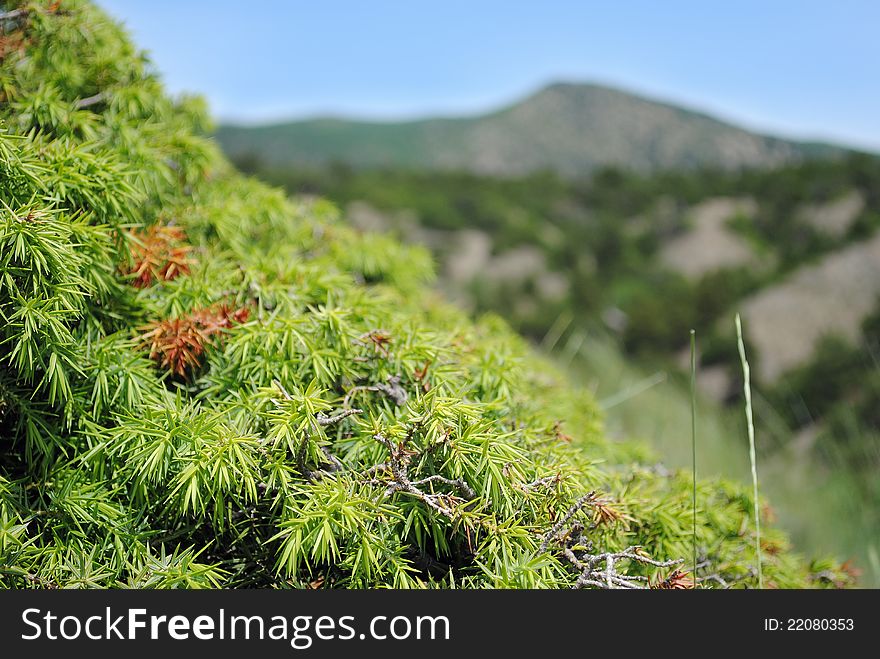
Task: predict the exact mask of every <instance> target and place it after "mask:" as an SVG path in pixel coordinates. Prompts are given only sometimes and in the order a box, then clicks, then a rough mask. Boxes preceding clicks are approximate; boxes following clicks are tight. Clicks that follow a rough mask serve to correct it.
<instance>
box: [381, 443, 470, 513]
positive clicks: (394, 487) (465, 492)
mask: <svg viewBox="0 0 880 659" xmlns="http://www.w3.org/2000/svg"><path fill="white" fill-rule="evenodd" d="M412 432H414V431H411V432H410V433H409V435H408V436H407V438H406V439H405V440H404V441H402V442H400V443H399V444H395V443H394V442H392V441H391V440H390V439H388V438H387V437H385V436H384V435H383V434H381V433H377V434H375V435H373V439H375V440H376V441H377V442H379V443H380V444H382V445H383V446H384V447H385V448H386V449H388V454H389V459H388V461H387V462H385V463H383V464H381V465H376V466H375V467H372V468H371V469H370V470H368V473H369V472H372V473H378V471H380V470H390V472H391V479H392V480H391V482H390V483H387V486H386V488H385V496H391V495H392V494H394V493H395V492H406V493H407V494H410V495H412V496H414V497H416V498H417V499H419V500H420V501H422V502H423V503H424V504H425V505H426V506H428V507H429V508H431V509H432V510H434V511H435V512H437V513H440V514H441V515H443V516H444V517H448V518H450V519H452V518H453V517H455V513H456V510H455V508H454V507H453V504H454V503H455V501H456V499H457V498H458V497H454V496H452V495H450V494H445V493H441V494H438V493H434V492H425V491H423V490H420V489H419V486H420V485H426V484H428V483H442V484H444V485H447V486H449V487H452V488H454V489H455V490H457V491H458V494H459V495H460V496H461V498H463V499H464V500H468V499H474V498H476V492H474V490H473V488H471V487H470V485H468V484H467V483H466V482H465V481H464V479H461V478H457V479H452V478H446V477H445V476H440V475H438V474H435V475H432V476H428V477H426V478H422V479H421V480H417V481H413V480H410V478H409V474H408V473H407V472H408V469H409V465H410V461H411V460H412V456H413V455H415V453H413V452H412V451H409V450H407V449H406V444H407V443H408V441H409V439H410V438H411V437H412ZM373 482H374V483H375V484H379V481H376V480H374V481H373Z"/></svg>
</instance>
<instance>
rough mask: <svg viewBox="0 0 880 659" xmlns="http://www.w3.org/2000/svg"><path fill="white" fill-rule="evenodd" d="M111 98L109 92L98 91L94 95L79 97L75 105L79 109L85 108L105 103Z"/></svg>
mask: <svg viewBox="0 0 880 659" xmlns="http://www.w3.org/2000/svg"><path fill="white" fill-rule="evenodd" d="M108 98H109V94H108V93H107V92H98V93H97V94H94V95H93V96H86V97H85V98H81V99H79V100H78V101H77V102H76V103H75V105H76V109H77V110H83V109H85V108H88V107H91V106H93V105H98V103H103V102H104V101H106V100H107V99H108Z"/></svg>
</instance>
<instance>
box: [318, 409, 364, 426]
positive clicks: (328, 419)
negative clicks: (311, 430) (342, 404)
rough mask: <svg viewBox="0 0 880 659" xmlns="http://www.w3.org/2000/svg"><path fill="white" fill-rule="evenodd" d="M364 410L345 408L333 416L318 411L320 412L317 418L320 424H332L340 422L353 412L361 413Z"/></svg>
mask: <svg viewBox="0 0 880 659" xmlns="http://www.w3.org/2000/svg"><path fill="white" fill-rule="evenodd" d="M362 412H363V410H359V409H357V408H352V409H348V410H343V411H342V412H339V413H338V414H335V415H333V416H327V415H325V414H324V413H323V412H318V414H317V415H315V420H316V421H317V422H318V425H319V426H331V425H333V424H334V423H338V422H339V421H342V420H343V419H345V418H347V417H350V416H351V415H352V414H361V413H362Z"/></svg>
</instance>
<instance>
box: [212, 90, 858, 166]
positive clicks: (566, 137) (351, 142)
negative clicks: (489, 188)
mask: <svg viewBox="0 0 880 659" xmlns="http://www.w3.org/2000/svg"><path fill="white" fill-rule="evenodd" d="M217 138H218V140H219V141H220V143H221V145H222V146H223V148H224V150H225V151H226V152H227V153H228V154H229V155H230V156H232V157H233V158H242V157H245V156H249V155H253V156H255V157H258V158H259V159H260V160H261V161H262V162H264V163H266V164H271V165H300V166H302V165H324V164H327V163H330V162H344V163H347V164H349V165H352V166H355V167H385V166H388V167H413V168H419V169H445V170H451V169H462V170H467V171H471V172H474V173H479V174H492V175H517V174H524V173H528V172H532V171H535V170H539V169H544V168H550V169H555V170H556V171H558V172H559V173H561V174H564V175H569V176H571V175H579V174H583V173H586V172H589V171H591V170H594V169H596V168H597V167H601V166H608V165H613V166H619V167H625V168H630V169H634V170H637V171H651V170H657V169H669V168H696V167H701V166H710V167H722V168H725V169H735V168H739V167H744V166H748V167H774V166H778V165H781V164H786V163H792V162H797V161H799V160H802V159H803V158H805V157H807V156H813V157H827V156H833V155H839V154H840V153H842V152H843V149H841V148H838V147H833V146H829V145H824V144H813V143H799V142H792V141H787V140H782V139H778V138H774V137H767V136H764V135H758V134H755V133H752V132H749V131H746V130H743V129H742V128H738V127H736V126H733V125H731V124H728V123H725V122H722V121H719V120H717V119H714V118H712V117H710V116H707V115H705V114H700V113H697V112H693V111H690V110H685V109H682V108H679V107H675V106H673V105H668V104H665V103H659V102H656V101H652V100H648V99H645V98H642V97H639V96H636V95H633V94H628V93H625V92H622V91H618V90H615V89H609V88H607V87H601V86H598V85H589V84H564V83H559V84H554V85H550V86H549V87H546V88H544V89H542V90H540V91H539V92H537V93H535V94H533V95H532V96H529V97H528V98H526V99H524V100H522V101H520V102H518V103H515V104H514V105H511V106H509V107H506V108H503V109H501V110H498V111H496V112H492V113H489V114H486V115H482V116H475V117H464V118H454V119H449V118H429V119H423V120H418V121H407V122H400V123H391V122H387V123H383V122H367V121H355V120H346V119H335V118H318V119H310V120H303V121H294V122H289V123H281V124H274V125H266V126H257V127H243V126H231V125H230V126H221V127H220V129H219V130H218V131H217Z"/></svg>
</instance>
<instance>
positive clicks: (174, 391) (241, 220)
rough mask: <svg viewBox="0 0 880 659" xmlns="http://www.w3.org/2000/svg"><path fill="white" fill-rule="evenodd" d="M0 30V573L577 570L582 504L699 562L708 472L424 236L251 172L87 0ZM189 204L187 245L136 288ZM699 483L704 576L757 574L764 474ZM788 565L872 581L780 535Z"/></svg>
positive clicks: (436, 580)
mask: <svg viewBox="0 0 880 659" xmlns="http://www.w3.org/2000/svg"><path fill="white" fill-rule="evenodd" d="M3 29H4V30H12V31H16V32H17V33H18V34H19V35H20V36H21V38H22V39H23V43H25V44H26V46H25V47H24V48H23V49H19V50H14V51H11V52H9V53H6V54H5V55H4V58H3V61H2V65H0V79H2V89H3V90H4V92H3V93H4V94H5V101H4V103H3V105H2V106H0V121H2V122H3V125H4V132H3V133H2V134H0V156H2V158H0V163H2V164H0V167H2V178H0V196H2V198H3V199H4V201H5V204H4V207H3V209H2V215H0V316H2V319H3V329H2V341H0V363H2V365H3V369H2V371H0V585H2V586H4V587H39V588H50V587H51V588H54V587H71V588H82V587H89V588H92V587H141V588H174V587H178V588H197V587H218V586H223V587H245V586H271V587H279V588H285V587H401V588H402V587H474V588H484V587H502V588H507V587H511V588H514V587H516V588H525V587H567V586H572V585H575V584H576V583H577V582H578V570H574V569H573V564H572V563H571V561H570V560H567V559H566V558H565V556H564V554H563V551H562V549H563V548H565V547H568V545H567V544H566V543H567V542H568V540H567V539H566V537H564V536H563V535H560V529H559V528H557V527H558V525H559V520H571V523H572V524H575V523H576V524H577V525H578V526H577V527H575V526H573V527H572V529H574V528H579V529H580V531H579V533H582V534H585V535H586V536H589V538H588V540H589V543H590V544H591V546H593V547H594V549H595V550H601V551H607V552H623V553H626V554H627V555H628V556H630V557H633V556H635V558H624V559H621V561H619V564H618V569H621V570H625V572H626V574H625V576H627V577H632V578H633V579H643V580H641V581H639V580H633V581H630V582H629V583H632V584H643V585H645V584H646V583H647V582H646V581H645V580H644V579H646V578H648V577H650V578H651V579H652V582H656V583H664V584H667V585H668V584H669V583H672V581H675V580H672V579H671V577H670V575H669V574H667V573H666V570H667V568H668V567H671V566H672V565H674V564H675V563H674V561H675V560H676V559H678V558H683V557H685V556H688V555H690V545H689V541H690V538H691V528H690V520H691V514H692V512H691V505H690V504H691V485H690V481H689V480H688V479H687V478H685V477H683V476H682V475H677V474H670V473H667V472H665V471H664V470H662V469H655V468H648V467H646V466H644V465H645V464H651V463H653V457H652V456H649V455H648V454H647V453H646V451H645V450H644V449H642V448H640V447H638V446H634V445H630V444H627V443H620V442H611V441H608V440H607V439H605V438H604V437H603V436H602V435H601V429H600V424H599V418H598V414H597V411H596V408H595V405H594V404H593V402H592V400H591V398H590V396H589V394H587V393H586V392H583V391H579V390H577V389H575V388H573V387H572V386H571V385H570V384H569V383H568V382H567V381H566V380H565V379H564V378H563V377H561V376H560V375H559V374H558V373H556V372H555V371H554V370H553V369H552V367H550V366H549V365H548V364H547V363H545V362H543V361H541V360H539V359H537V358H536V357H535V356H534V355H533V354H532V353H531V352H530V351H529V349H528V348H527V346H526V345H525V343H524V342H523V341H522V340H521V339H518V338H517V337H516V336H515V335H514V334H512V332H511V331H510V330H509V329H508V328H507V326H506V325H505V324H504V323H503V322H501V321H500V320H498V319H497V318H494V317H491V316H489V317H485V318H483V319H481V320H480V321H479V322H477V323H473V322H471V321H470V320H469V319H468V318H467V317H465V316H464V315H463V314H462V313H460V312H458V311H456V310H455V309H454V308H452V307H450V306H448V305H446V304H445V303H443V302H441V301H439V300H437V299H436V298H435V297H434V296H433V295H432V294H431V293H429V292H428V291H427V290H426V289H425V288H424V286H423V285H422V282H423V281H425V279H426V278H427V277H428V276H429V274H430V262H429V259H428V258H427V257H426V254H425V252H424V251H422V250H418V249H410V248H407V247H404V246H402V245H400V244H398V243H397V242H395V241H393V240H391V239H390V238H388V237H377V236H373V235H365V234H361V233H359V232H356V231H354V230H352V229H351V228H349V227H347V226H345V225H344V224H342V223H341V222H340V221H339V219H338V217H337V214H336V212H335V211H334V210H333V208H332V206H330V205H329V204H327V203H326V202H299V203H297V202H291V201H288V200H286V199H285V197H284V195H283V194H282V193H280V192H278V191H276V190H272V189H270V188H267V187H265V186H264V185H262V184H260V183H257V182H255V181H253V180H249V179H245V178H242V177H241V176H240V175H238V174H237V173H235V172H233V171H232V170H231V168H230V167H229V166H228V165H227V164H226V162H225V161H224V160H223V159H222V158H221V157H220V156H219V155H218V154H217V151H216V149H215V148H214V146H213V145H212V144H211V142H210V141H209V140H207V139H206V138H204V137H202V136H200V133H201V132H202V131H203V130H204V129H205V125H206V122H205V119H204V115H203V112H202V111H201V109H200V108H199V107H198V104H196V103H193V102H191V101H184V102H179V103H175V102H172V101H171V100H169V99H168V98H167V97H166V96H165V95H164V94H163V93H162V91H161V87H160V85H159V83H158V82H157V80H156V78H155V76H154V75H153V74H152V73H151V72H150V70H149V66H148V63H147V60H146V59H145V58H144V57H143V56H142V55H141V54H139V53H138V52H136V51H135V50H134V49H133V48H132V47H131V45H130V44H129V42H128V41H127V40H126V39H125V37H124V35H123V34H122V32H121V30H120V29H119V28H118V27H117V26H116V25H115V24H113V23H112V22H110V21H109V20H108V19H107V18H106V17H105V16H104V15H103V14H102V13H101V12H100V11H98V10H97V9H95V8H94V7H93V6H92V5H90V4H88V3H85V2H78V1H76V2H75V1H70V2H64V3H63V4H62V6H61V7H60V8H59V7H57V6H55V5H48V6H43V5H41V4H39V3H36V4H31V5H28V6H27V11H26V12H25V13H24V14H22V18H21V19H16V21H13V22H9V21H7V23H4V26H3ZM170 226H173V227H175V228H176V229H179V230H180V231H175V232H174V236H175V237H179V236H185V237H186V240H187V241H188V245H189V247H191V248H192V249H191V250H190V251H188V252H187V265H186V268H185V269H181V268H177V269H174V270H173V271H172V270H170V269H167V268H161V267H159V268H157V270H156V272H158V273H159V274H160V275H161V276H158V277H153V278H151V279H150V280H149V282H146V281H142V282H141V283H140V285H138V283H137V280H135V279H133V277H132V276H131V274H128V273H131V272H135V271H136V270H137V266H138V265H139V263H138V261H139V260H143V259H144V258H145V257H144V244H143V242H144V239H143V236H147V235H151V234H148V233H146V229H147V228H149V227H166V228H167V227H170ZM152 235H153V236H154V237H155V236H161V235H163V234H161V233H154V234H152ZM137 236H141V237H140V238H138V237H137ZM175 239H176V238H175ZM138 241H140V242H138ZM152 249H153V251H152V252H151V258H155V259H158V260H159V265H161V264H162V263H161V261H162V259H163V258H164V259H166V260H168V262H169V263H170V262H171V259H172V258H176V257H175V256H174V252H173V249H176V247H175V246H173V245H170V244H166V243H164V242H163V241H162V240H161V239H157V240H156V241H155V244H153V245H152ZM163 250H165V251H163ZM168 250H171V251H168ZM178 256H179V254H178ZM141 265H142V264H141ZM156 327H159V328H161V329H162V333H161V336H160V335H157V334H155V333H154V332H153V330H154V329H155V328H156ZM157 336H159V339H157V338H156V337H157ZM147 337H152V338H147ZM157 340H161V341H162V342H164V343H163V344H162V346H163V349H167V351H171V350H174V351H177V352H176V353H175V354H176V355H178V356H179V357H180V361H179V364H180V368H171V369H169V368H168V364H165V365H164V366H163V363H162V361H161V359H160V358H159V355H158V354H157V353H156V351H155V350H153V349H151V345H150V344H151V342H153V343H155V342H156V341H157ZM165 354H169V353H167V352H166V353H165ZM598 491H601V493H602V494H601V495H600V494H598ZM589 492H594V493H593V494H585V493H589ZM698 495H699V496H698V503H699V506H700V510H699V511H698V512H699V518H700V520H701V522H702V524H701V526H700V528H699V529H698V541H699V547H698V550H699V552H700V556H701V557H703V558H704V561H703V567H701V568H700V573H699V574H698V575H697V576H698V577H699V578H700V579H701V583H702V584H703V585H705V586H714V585H728V586H737V587H741V586H752V585H754V583H755V579H754V575H753V574H752V573H751V572H750V570H749V566H750V565H751V564H752V562H753V560H752V559H753V556H752V549H751V547H752V538H751V534H750V532H748V531H744V530H743V529H747V528H748V525H747V524H746V520H747V519H748V516H749V514H750V510H751V507H752V503H753V502H752V501H751V499H750V497H749V496H748V494H746V493H744V492H743V490H742V489H741V488H739V487H736V486H733V485H731V484H729V483H721V482H713V483H710V482H702V483H700V484H699V493H698ZM576 502H587V503H589V506H587V505H586V504H585V503H581V504H576ZM636 546H639V547H642V548H643V550H644V551H645V552H647V553H648V554H649V555H651V556H652V557H653V559H650V560H647V562H646V558H645V557H644V555H643V554H638V555H636V554H634V553H633V552H634V551H636V550H635V549H632V548H633V547H636ZM569 548H570V547H569ZM575 551H577V552H585V551H586V549H585V548H581V547H578V548H576V549H575ZM584 560H586V559H584ZM658 566H660V567H658ZM829 574H830V575H832V578H831V579H830V580H829V577H828V576H827V575H829ZM667 577H669V578H667ZM765 577H766V581H767V582H768V583H773V584H775V585H777V586H780V587H789V586H809V585H826V584H828V583H832V585H840V584H846V583H849V582H848V580H847V577H846V575H845V574H844V573H843V572H841V571H840V570H839V569H838V568H837V567H836V566H834V565H831V566H830V567H828V568H827V569H826V568H825V567H823V568H822V571H821V572H820V571H819V570H818V569H816V568H815V567H814V566H811V565H810V564H808V563H806V562H805V561H803V560H802V559H800V558H799V557H797V556H796V555H794V554H792V553H790V552H788V551H786V550H780V551H778V552H777V553H776V554H774V555H773V556H769V557H768V558H767V561H766V564H765ZM621 580H622V577H621ZM675 582H676V583H678V581H675Z"/></svg>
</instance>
